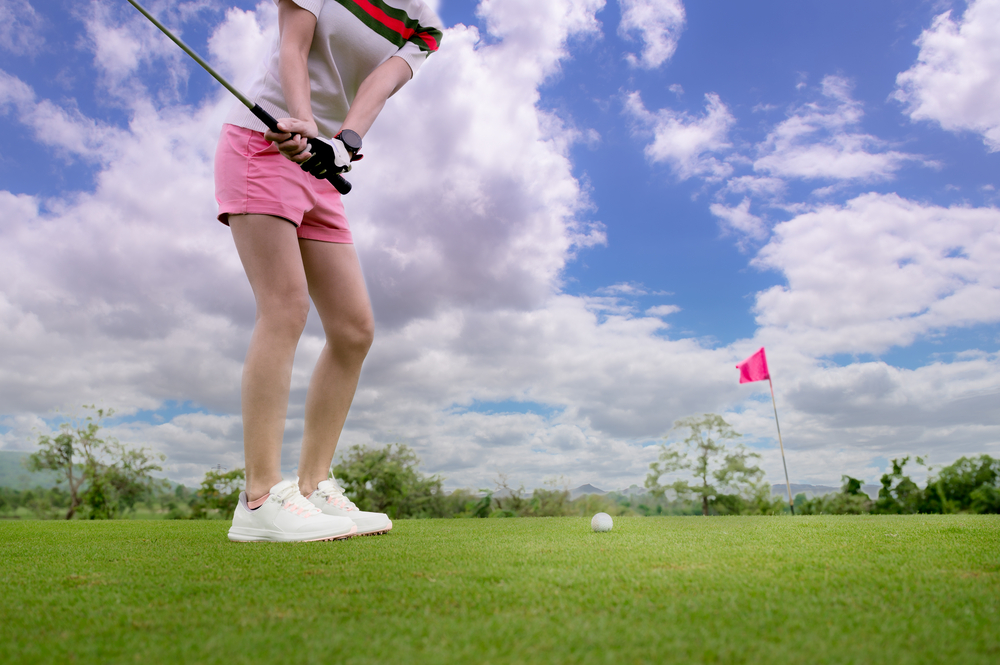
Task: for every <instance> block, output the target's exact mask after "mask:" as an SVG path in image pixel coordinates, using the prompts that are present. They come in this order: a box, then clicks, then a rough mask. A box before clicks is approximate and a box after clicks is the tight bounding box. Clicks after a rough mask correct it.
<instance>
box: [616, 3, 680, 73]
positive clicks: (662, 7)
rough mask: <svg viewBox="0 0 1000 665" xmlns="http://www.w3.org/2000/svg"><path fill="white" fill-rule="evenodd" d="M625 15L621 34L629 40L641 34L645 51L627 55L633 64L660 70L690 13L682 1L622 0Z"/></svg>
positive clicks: (674, 48) (620, 26)
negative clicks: (637, 54)
mask: <svg viewBox="0 0 1000 665" xmlns="http://www.w3.org/2000/svg"><path fill="white" fill-rule="evenodd" d="M618 4H619V6H620V7H621V11H622V18H621V23H619V24H618V34H619V35H621V36H622V37H624V38H626V39H632V38H633V36H634V35H638V38H639V40H640V41H641V42H642V44H643V48H642V53H641V54H640V55H639V56H638V57H637V56H636V55H635V54H634V53H629V54H628V55H627V56H626V59H627V60H628V62H629V64H631V65H632V66H633V67H642V68H644V69H656V68H657V67H659V66H660V65H662V64H663V63H664V62H665V61H667V60H669V59H670V57H671V56H673V54H674V51H676V50H677V42H678V40H679V39H680V36H681V31H682V30H684V22H685V19H686V15H685V13H684V4H683V3H682V2H681V0H618Z"/></svg>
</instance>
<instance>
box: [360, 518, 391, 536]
mask: <svg viewBox="0 0 1000 665" xmlns="http://www.w3.org/2000/svg"><path fill="white" fill-rule="evenodd" d="M390 531H392V521H391V520H390V521H389V526H387V527H385V528H384V529H376V530H375V531H361V532H359V533H358V534H357V535H359V536H381V535H382V534H384V533H389V532H390Z"/></svg>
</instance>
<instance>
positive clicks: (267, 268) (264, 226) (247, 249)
mask: <svg viewBox="0 0 1000 665" xmlns="http://www.w3.org/2000/svg"><path fill="white" fill-rule="evenodd" d="M229 226H230V228H231V229H232V232H233V240H234V242H235V243H236V251H237V252H238V253H239V255H240V261H242V263H243V269H244V270H245V271H246V275H247V279H248V280H249V281H250V287H251V288H252V289H253V293H254V298H255V299H256V300H257V308H258V314H261V313H266V312H267V311H268V310H270V309H286V308H293V309H296V310H301V309H302V308H303V306H304V308H305V314H308V312H309V293H308V288H307V282H306V274H305V268H304V266H303V262H302V254H301V252H300V250H299V241H298V237H297V236H296V230H295V226H294V225H293V224H292V223H291V222H289V221H288V220H286V219H282V218H280V217H272V216H270V215H230V217H229Z"/></svg>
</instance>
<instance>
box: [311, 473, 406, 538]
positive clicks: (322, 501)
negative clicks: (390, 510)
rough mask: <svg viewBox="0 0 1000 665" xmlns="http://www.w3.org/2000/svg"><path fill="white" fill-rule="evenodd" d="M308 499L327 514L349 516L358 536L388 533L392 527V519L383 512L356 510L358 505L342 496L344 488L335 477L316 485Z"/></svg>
mask: <svg viewBox="0 0 1000 665" xmlns="http://www.w3.org/2000/svg"><path fill="white" fill-rule="evenodd" d="M308 500H309V501H311V502H312V503H313V505H315V506H317V507H318V508H319V509H320V510H322V511H323V512H324V513H325V514H327V515H332V516H336V517H349V518H350V519H351V520H353V521H354V524H356V525H357V527H358V534H357V535H359V536H374V535H377V534H380V533H388V532H389V531H390V530H391V529H392V520H390V519H389V516H388V515H386V514H385V513H369V512H367V511H364V510H358V507H357V506H355V505H354V503H353V502H352V501H351V500H350V499H348V498H347V497H346V496H344V490H343V489H342V488H341V487H340V485H338V484H337V479H336V478H330V479H329V480H324V481H322V482H321V483H320V484H319V485H317V486H316V491H315V492H313V493H312V494H310V495H309V499H308Z"/></svg>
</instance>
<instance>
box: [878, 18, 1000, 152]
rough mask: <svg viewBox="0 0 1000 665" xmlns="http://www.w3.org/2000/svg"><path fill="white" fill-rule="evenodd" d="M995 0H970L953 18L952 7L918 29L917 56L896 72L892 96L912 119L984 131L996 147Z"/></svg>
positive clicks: (999, 25) (999, 135)
mask: <svg viewBox="0 0 1000 665" xmlns="http://www.w3.org/2000/svg"><path fill="white" fill-rule="evenodd" d="M998 34H1000V0H973V1H972V2H970V3H969V6H968V8H967V9H966V11H965V14H964V15H963V16H962V17H961V18H960V19H959V20H958V21H957V22H956V21H955V20H953V19H952V16H951V12H950V11H948V12H945V13H943V14H941V15H939V16H937V17H936V18H935V19H934V22H933V23H932V24H931V27H930V28H928V29H927V30H924V32H923V33H921V35H920V38H919V39H917V41H916V44H917V45H918V46H919V47H920V54H919V55H918V56H917V62H916V64H914V65H913V66H912V67H911V68H910V69H908V70H906V71H905V72H902V73H901V74H899V75H898V76H897V77H896V84H897V85H898V86H899V87H898V89H897V90H896V93H895V97H896V99H898V100H899V101H901V102H903V103H904V104H906V112H907V113H908V114H909V116H910V118H912V119H913V120H931V121H934V122H937V123H940V125H941V126H942V127H943V128H944V129H947V130H949V131H973V132H976V133H978V134H981V135H982V136H983V141H984V143H986V145H987V147H988V148H989V150H990V151H991V152H995V151H997V150H1000V39H998V38H997V35H998Z"/></svg>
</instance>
